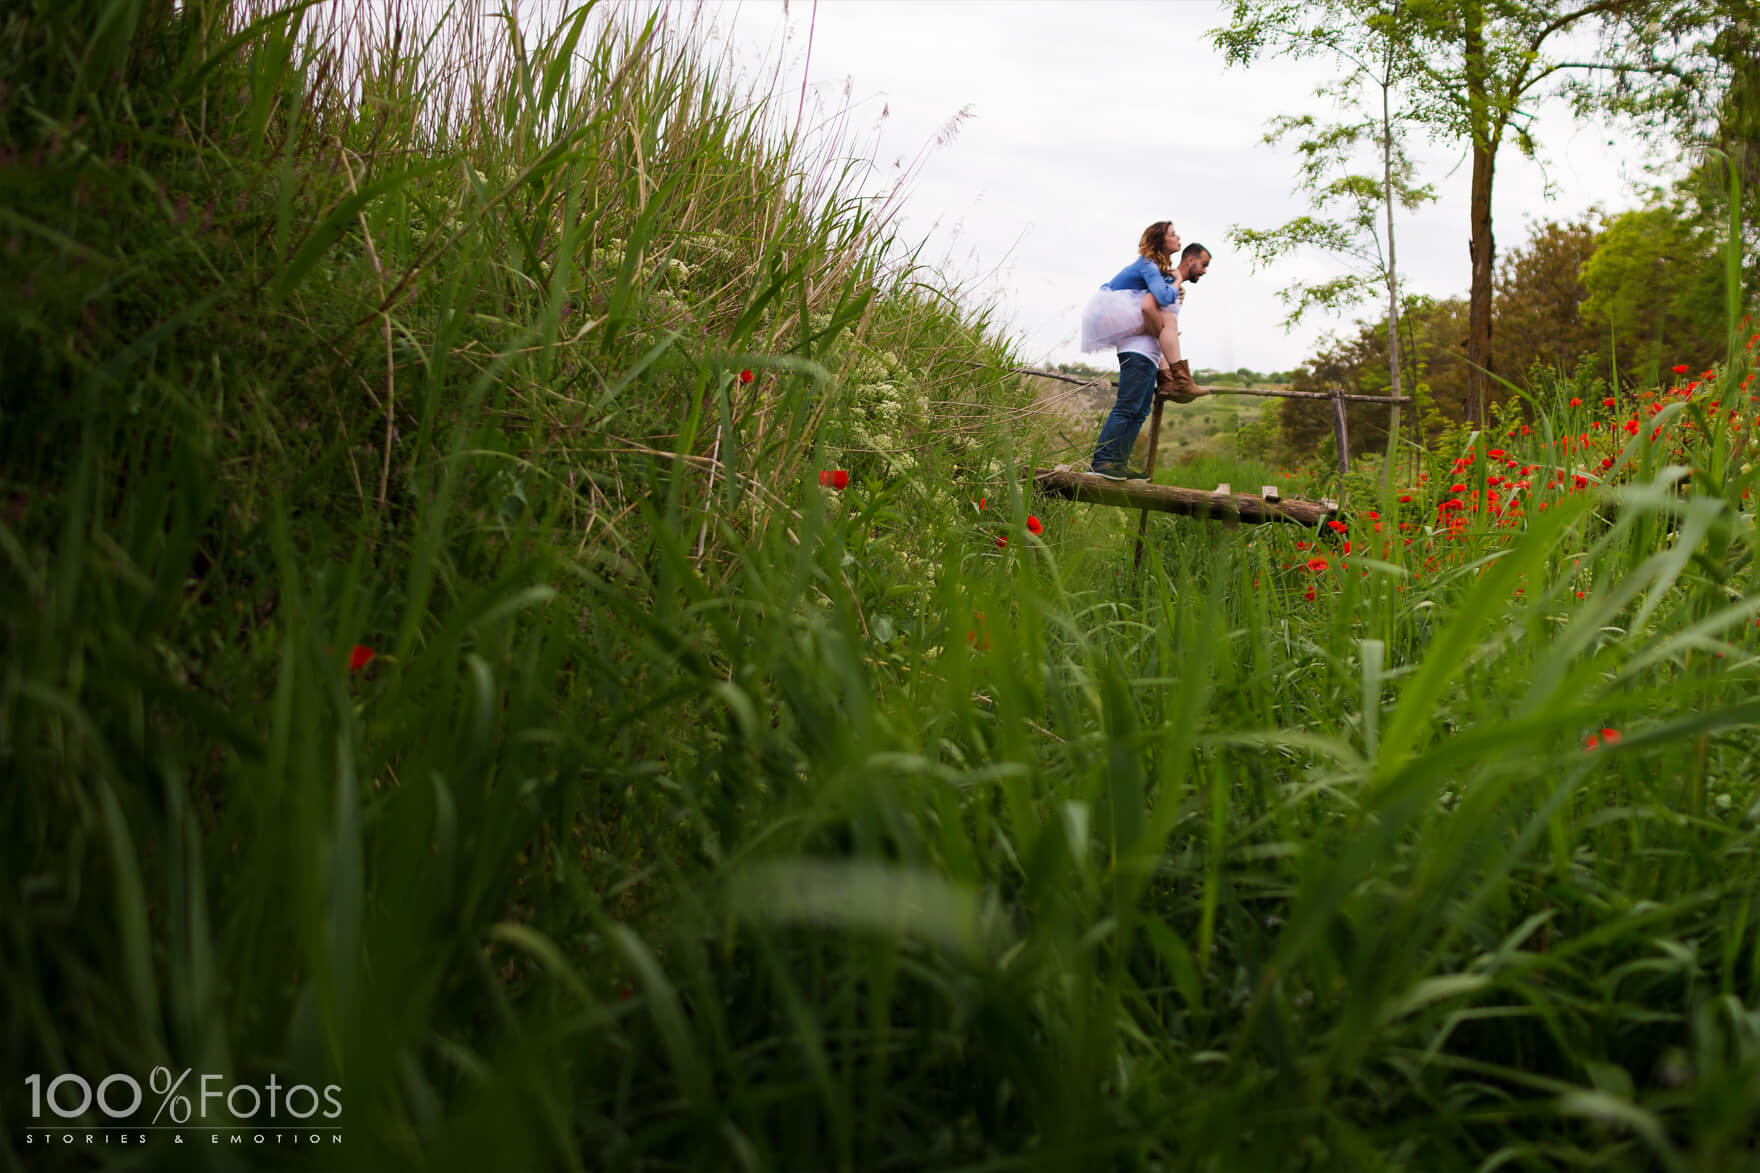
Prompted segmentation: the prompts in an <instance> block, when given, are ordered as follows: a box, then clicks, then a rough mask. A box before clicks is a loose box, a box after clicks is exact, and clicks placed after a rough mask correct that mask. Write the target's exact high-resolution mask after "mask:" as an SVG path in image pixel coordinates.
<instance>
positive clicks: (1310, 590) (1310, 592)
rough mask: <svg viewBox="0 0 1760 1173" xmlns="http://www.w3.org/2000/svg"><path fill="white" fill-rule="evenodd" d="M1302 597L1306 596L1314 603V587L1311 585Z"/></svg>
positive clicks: (1305, 597)
mask: <svg viewBox="0 0 1760 1173" xmlns="http://www.w3.org/2000/svg"><path fill="white" fill-rule="evenodd" d="M1302 598H1304V599H1306V600H1308V602H1310V603H1312V602H1313V601H1314V588H1313V587H1309V588H1308V589H1307V590H1305V591H1303V592H1302Z"/></svg>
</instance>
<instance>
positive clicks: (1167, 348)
mask: <svg viewBox="0 0 1760 1173" xmlns="http://www.w3.org/2000/svg"><path fill="white" fill-rule="evenodd" d="M1143 332H1144V333H1146V334H1153V335H1155V337H1156V339H1157V340H1158V341H1159V342H1160V343H1161V363H1160V365H1161V368H1162V369H1163V370H1166V369H1167V368H1169V367H1171V366H1173V364H1174V363H1176V362H1178V361H1179V357H1180V356H1179V317H1178V316H1177V315H1175V314H1170V313H1167V312H1165V311H1164V310H1162V308H1161V304H1160V303H1159V302H1157V301H1156V300H1155V295H1154V294H1153V293H1145V294H1143Z"/></svg>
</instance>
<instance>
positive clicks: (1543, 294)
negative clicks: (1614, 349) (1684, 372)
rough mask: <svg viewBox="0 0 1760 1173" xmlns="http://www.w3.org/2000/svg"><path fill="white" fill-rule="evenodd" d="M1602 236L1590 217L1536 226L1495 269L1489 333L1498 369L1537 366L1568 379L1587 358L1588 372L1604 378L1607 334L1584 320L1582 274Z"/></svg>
mask: <svg viewBox="0 0 1760 1173" xmlns="http://www.w3.org/2000/svg"><path fill="white" fill-rule="evenodd" d="M1600 235H1601V234H1600V231H1599V230H1598V229H1597V228H1596V226H1595V224H1594V223H1593V221H1592V219H1591V218H1590V217H1584V218H1583V219H1582V220H1579V221H1577V222H1575V223H1571V224H1560V223H1557V222H1552V223H1547V224H1536V225H1534V226H1532V228H1531V229H1530V232H1529V235H1528V243H1527V244H1526V246H1524V247H1523V248H1521V249H1518V250H1517V251H1515V252H1513V253H1511V254H1509V256H1507V257H1506V258H1504V261H1503V263H1502V264H1501V265H1500V266H1499V267H1498V277H1497V296H1496V298H1495V300H1494V301H1493V303H1492V315H1491V316H1492V328H1493V330H1494V331H1495V332H1496V337H1497V338H1498V340H1499V341H1498V351H1499V353H1500V354H1501V355H1502V362H1501V364H1500V365H1502V367H1503V368H1504V369H1505V370H1506V371H1508V372H1510V373H1511V374H1512V375H1519V374H1522V373H1524V372H1526V371H1528V370H1531V369H1532V368H1534V367H1535V366H1541V367H1546V368H1549V369H1551V370H1554V371H1559V372H1561V373H1565V374H1570V373H1573V372H1575V371H1576V370H1577V369H1578V366H1579V363H1580V362H1581V360H1582V359H1583V357H1584V356H1585V355H1588V356H1590V358H1591V364H1592V365H1591V369H1593V370H1595V371H1598V372H1600V373H1603V374H1605V373H1607V370H1606V367H1607V364H1606V358H1607V349H1608V333H1607V330H1606V328H1605V326H1603V325H1599V324H1598V323H1597V322H1595V321H1592V320H1590V319H1589V318H1587V317H1585V316H1584V314H1583V302H1584V301H1585V300H1586V299H1587V298H1588V296H1589V291H1588V289H1587V288H1586V287H1585V286H1584V284H1583V277H1582V269H1583V266H1584V265H1585V264H1587V263H1588V262H1589V258H1590V257H1592V256H1593V255H1594V254H1595V245H1596V241H1597V240H1598V239H1599V238H1600Z"/></svg>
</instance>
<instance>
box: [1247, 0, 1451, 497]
mask: <svg viewBox="0 0 1760 1173" xmlns="http://www.w3.org/2000/svg"><path fill="white" fill-rule="evenodd" d="M1338 2H1339V3H1341V4H1342V5H1343V6H1344V7H1346V8H1348V9H1350V10H1351V11H1350V14H1349V18H1348V19H1344V20H1339V21H1332V22H1325V23H1321V24H1307V23H1304V22H1302V21H1300V20H1299V19H1292V20H1285V21H1274V22H1270V23H1267V24H1265V25H1263V26H1255V27H1254V28H1252V29H1251V30H1249V31H1245V32H1241V33H1237V31H1236V29H1235V28H1231V29H1226V30H1218V31H1216V32H1215V33H1214V34H1213V36H1214V38H1215V40H1216V41H1217V43H1218V44H1219V45H1220V46H1221V47H1222V48H1223V50H1224V53H1225V55H1226V56H1227V57H1228V58H1229V60H1231V61H1235V60H1242V61H1244V60H1250V59H1251V58H1252V57H1254V56H1255V55H1257V54H1258V53H1259V52H1261V51H1262V50H1263V49H1264V47H1265V40H1266V39H1269V40H1270V41H1272V42H1273V43H1274V44H1275V45H1276V46H1277V47H1278V48H1279V49H1281V51H1282V52H1283V53H1285V54H1287V55H1289V56H1294V57H1306V56H1312V55H1316V54H1324V55H1327V56H1330V57H1331V58H1333V59H1334V60H1335V61H1337V62H1339V63H1340V64H1342V65H1343V66H1344V67H1345V69H1344V71H1343V73H1342V74H1341V75H1340V77H1339V78H1338V79H1337V80H1336V81H1334V82H1332V83H1330V84H1328V85H1323V86H1321V87H1320V89H1319V91H1318V93H1317V96H1320V97H1330V98H1333V99H1335V100H1336V101H1337V102H1338V104H1339V106H1340V107H1341V108H1342V109H1344V110H1345V111H1347V112H1352V111H1354V112H1355V113H1356V116H1355V117H1354V118H1353V117H1347V118H1346V120H1344V121H1341V122H1335V123H1330V124H1321V123H1319V122H1317V121H1316V120H1315V118H1314V117H1313V116H1312V115H1286V116H1283V117H1280V118H1276V119H1273V120H1272V124H1271V126H1272V129H1271V130H1270V132H1269V133H1267V134H1266V136H1265V139H1266V141H1267V142H1278V141H1280V140H1282V139H1284V138H1285V137H1289V136H1292V135H1293V136H1296V137H1298V138H1299V140H1300V141H1299V143H1298V147H1297V149H1298V150H1299V152H1300V154H1301V158H1302V164H1301V176H1302V179H1303V185H1302V186H1303V187H1305V188H1306V190H1307V191H1308V192H1309V195H1310V198H1311V200H1312V203H1313V207H1314V210H1315V212H1316V213H1318V214H1317V215H1312V216H1299V217H1297V218H1296V219H1294V220H1291V221H1290V222H1289V223H1287V224H1285V225H1283V226H1282V227H1281V228H1274V229H1270V230H1257V229H1244V228H1241V227H1239V226H1238V225H1237V226H1236V227H1234V228H1232V229H1230V230H1229V237H1230V239H1231V240H1232V241H1233V242H1234V243H1235V244H1236V245H1237V246H1240V247H1244V248H1246V249H1247V250H1248V251H1249V252H1250V253H1251V254H1252V255H1253V258H1254V261H1255V263H1256V264H1264V263H1265V262H1266V261H1268V260H1270V259H1271V258H1272V257H1275V256H1278V255H1281V254H1283V253H1285V252H1289V251H1292V250H1294V249H1297V248H1300V247H1303V246H1317V247H1320V248H1324V249H1328V250H1330V251H1332V252H1334V253H1337V254H1340V255H1343V256H1345V257H1348V258H1350V259H1351V260H1352V261H1353V262H1354V263H1355V271H1353V272H1348V273H1346V274H1344V275H1343V276H1340V277H1337V278H1334V279H1333V280H1331V281H1325V282H1320V283H1318V284H1314V285H1296V286H1294V287H1292V288H1291V289H1290V290H1287V291H1284V292H1283V293H1282V294H1281V296H1282V297H1283V299H1284V303H1285V304H1286V305H1289V306H1291V310H1290V315H1289V320H1292V321H1293V320H1296V319H1299V318H1300V317H1301V316H1302V314H1303V313H1304V312H1305V311H1307V310H1308V309H1311V308H1314V307H1316V306H1323V307H1325V308H1327V309H1337V308H1340V307H1342V306H1346V305H1354V304H1356V303H1358V302H1360V301H1362V300H1364V299H1365V298H1367V297H1368V296H1369V295H1370V293H1371V292H1372V291H1373V290H1374V288H1375V286H1376V285H1382V286H1385V288H1386V292H1387V352H1386V353H1387V369H1388V375H1389V383H1388V386H1387V390H1388V392H1389V393H1390V394H1391V395H1393V396H1394V397H1396V398H1397V397H1399V396H1400V395H1401V379H1400V367H1401V364H1400V353H1399V305H1400V295H1399V266H1398V261H1397V249H1396V238H1395V235H1394V207H1395V205H1396V204H1397V205H1401V206H1403V207H1406V208H1408V209H1409V208H1413V207H1416V206H1418V205H1419V204H1421V203H1423V202H1425V201H1427V200H1431V199H1434V198H1435V192H1434V191H1433V190H1432V189H1430V188H1429V187H1427V186H1421V185H1419V184H1418V183H1417V182H1416V181H1415V177H1414V172H1413V168H1412V164H1411V160H1410V159H1409V158H1408V157H1407V155H1406V153H1405V150H1404V148H1403V146H1402V141H1403V140H1402V138H1401V136H1400V134H1399V133H1398V128H1399V127H1400V125H1401V124H1402V122H1403V121H1404V120H1405V117H1406V114H1405V112H1404V111H1401V112H1400V113H1399V115H1397V116H1396V114H1395V110H1394V103H1393V94H1394V88H1395V86H1396V85H1397V84H1399V83H1400V82H1401V81H1402V80H1404V73H1403V71H1404V69H1405V68H1407V67H1408V66H1409V64H1410V63H1411V57H1410V55H1409V54H1408V53H1406V52H1405V50H1404V48H1403V46H1404V44H1405V42H1406V41H1407V40H1408V39H1409V37H1410V35H1411V34H1410V32H1409V31H1408V30H1407V29H1406V27H1405V22H1406V19H1407V5H1406V0H1387V2H1383V0H1338ZM1245 5H1246V0H1240V3H1239V4H1237V7H1236V10H1235V11H1236V25H1237V26H1238V25H1239V23H1240V21H1239V17H1240V14H1241V11H1242V9H1243V8H1244V7H1245ZM1285 11H1286V12H1287V11H1288V10H1285ZM1365 89H1368V90H1370V91H1372V92H1371V93H1370V95H1369V97H1368V99H1367V104H1365V96H1364V91H1365ZM1364 144H1371V145H1373V146H1374V147H1375V148H1376V149H1377V150H1378V153H1379V159H1378V163H1379V166H1378V167H1377V170H1378V171H1379V173H1380V174H1379V175H1378V176H1377V175H1373V174H1366V173H1364V172H1362V171H1360V170H1356V169H1355V168H1356V167H1357V165H1358V164H1359V163H1360V162H1361V158H1360V150H1361V148H1362V147H1363V145H1364ZM1399 426H1400V425H1399V405H1398V404H1395V405H1394V406H1393V408H1392V411H1391V412H1390V413H1389V423H1388V434H1389V435H1390V436H1391V437H1397V436H1398V435H1399ZM1390 456H1391V453H1390ZM1392 468H1393V461H1392V460H1391V459H1389V461H1388V463H1387V470H1388V472H1389V474H1390V475H1391V472H1392Z"/></svg>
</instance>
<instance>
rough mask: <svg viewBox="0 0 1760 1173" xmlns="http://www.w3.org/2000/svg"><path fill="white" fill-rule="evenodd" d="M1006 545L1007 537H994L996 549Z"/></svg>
mask: <svg viewBox="0 0 1760 1173" xmlns="http://www.w3.org/2000/svg"><path fill="white" fill-rule="evenodd" d="M1007 545H1008V539H1007V538H997V539H996V548H997V549H998V550H1000V549H1002V548H1003V547H1004V546H1007Z"/></svg>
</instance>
